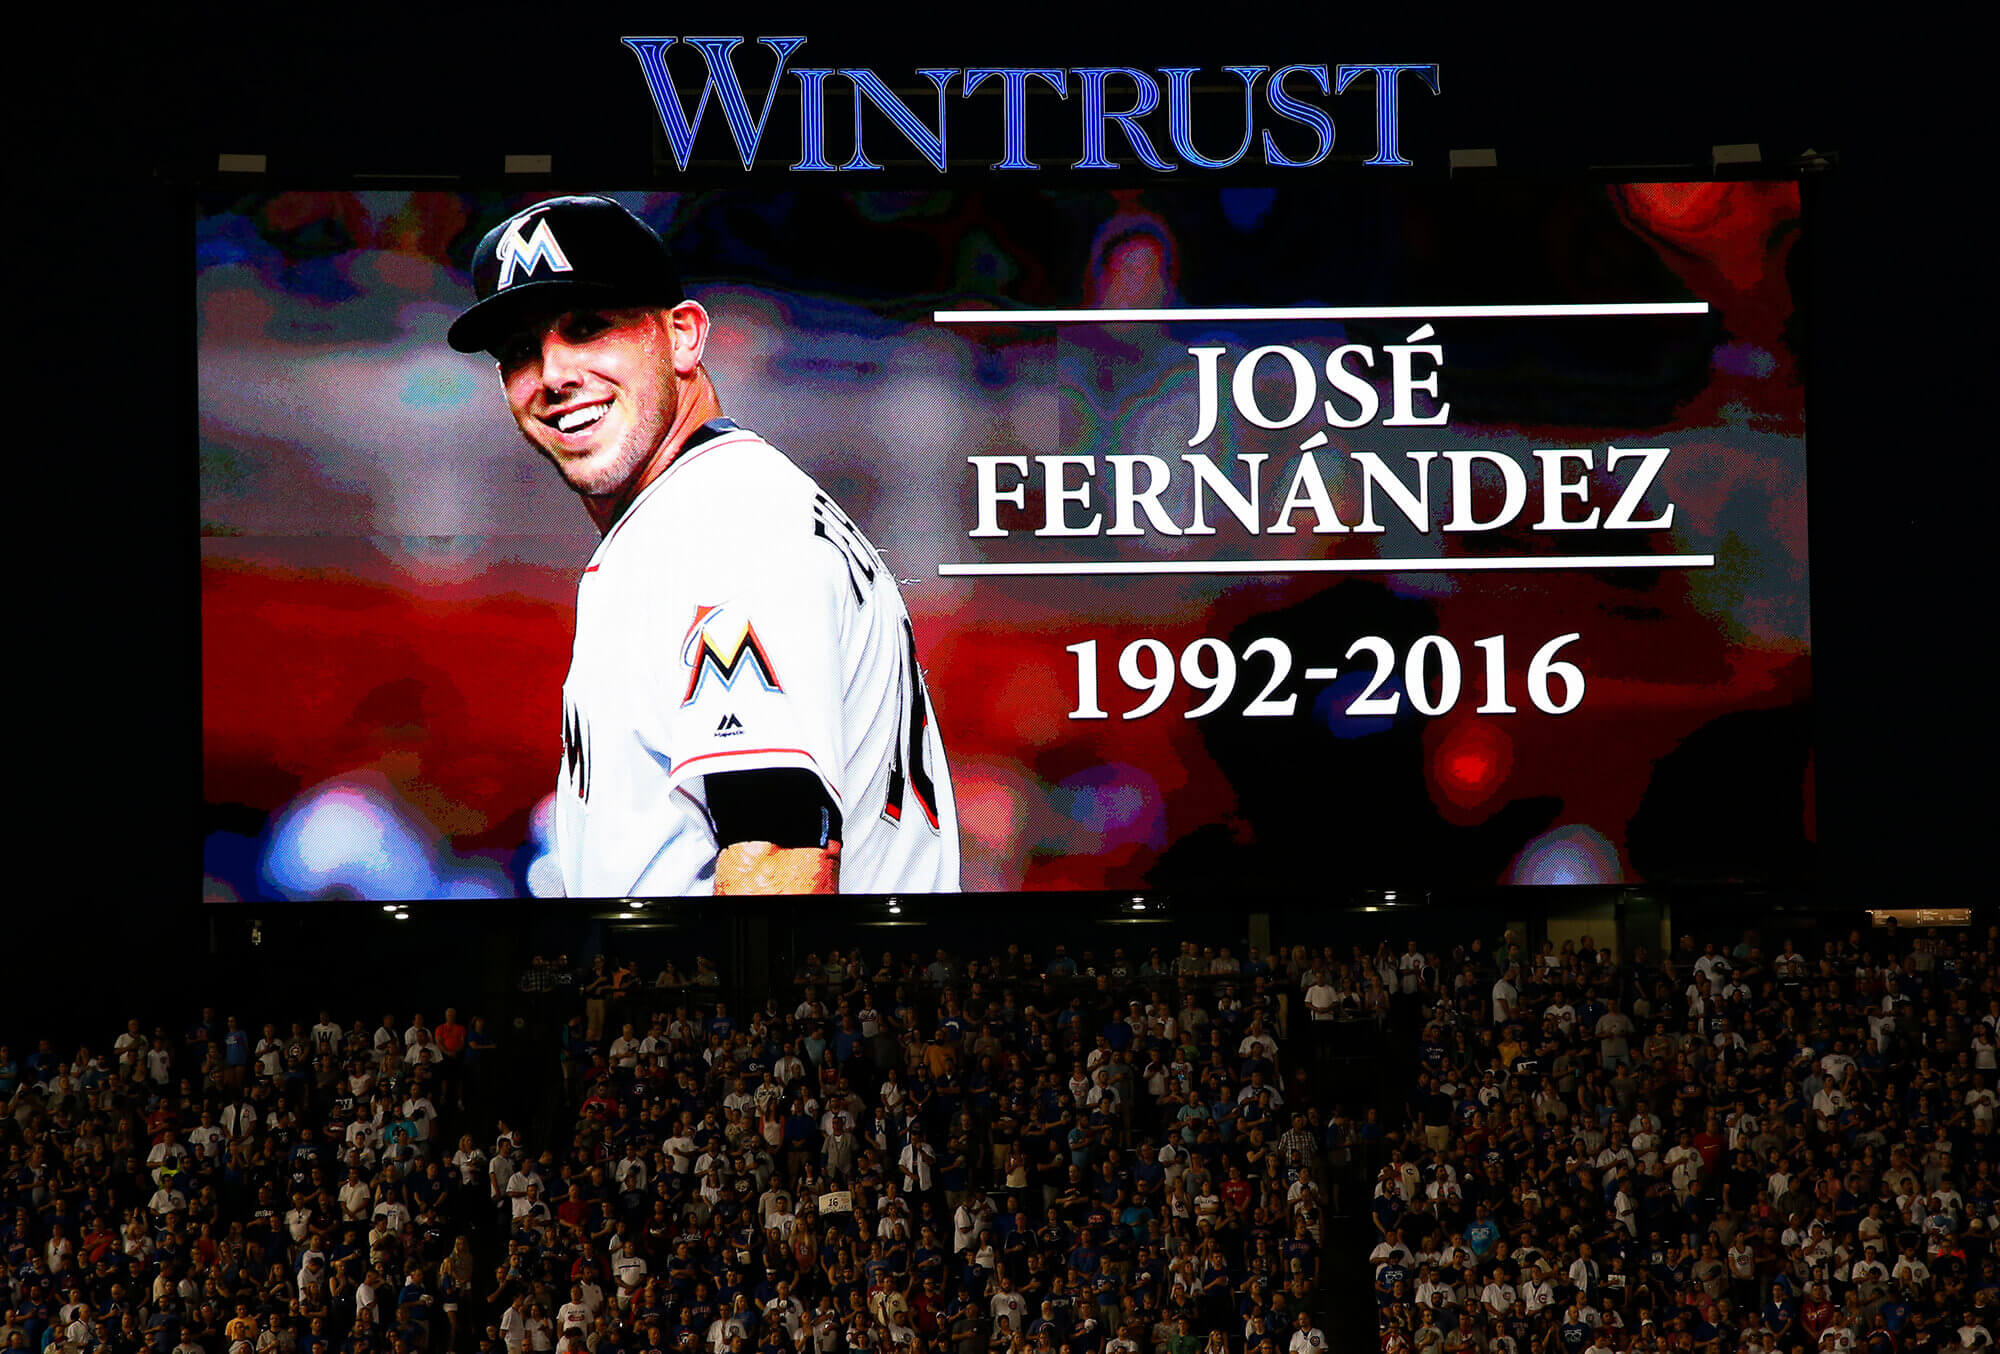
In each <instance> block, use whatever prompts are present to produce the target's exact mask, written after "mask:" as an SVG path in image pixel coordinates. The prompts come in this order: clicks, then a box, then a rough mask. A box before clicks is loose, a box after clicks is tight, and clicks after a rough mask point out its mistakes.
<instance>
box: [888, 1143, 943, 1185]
mask: <svg viewBox="0 0 2000 1354" xmlns="http://www.w3.org/2000/svg"><path fill="white" fill-rule="evenodd" d="M896 1164H897V1165H899V1166H901V1167H902V1168H903V1192H904V1193H905V1194H929V1193H930V1191H931V1185H932V1182H933V1179H934V1176H935V1172H936V1169H937V1149H936V1148H934V1147H932V1146H931V1145H930V1144H929V1143H927V1142H925V1141H924V1140H923V1138H922V1137H921V1136H920V1135H918V1134H917V1133H916V1131H915V1129H912V1130H911V1137H910V1141H909V1143H908V1145H907V1146H905V1147H904V1148H903V1150H902V1151H901V1152H900V1153H898V1154H897V1157H896Z"/></svg>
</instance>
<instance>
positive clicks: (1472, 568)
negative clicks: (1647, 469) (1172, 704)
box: [938, 555, 1715, 578]
mask: <svg viewBox="0 0 2000 1354" xmlns="http://www.w3.org/2000/svg"><path fill="white" fill-rule="evenodd" d="M1714 567H1715V556H1713V555H1524V556H1521V557H1519V558H1511V559H1510V558H1506V557H1501V558H1497V559H1493V558H1489V559H1292V560H1283V559H1202V560H1180V559H1172V560H1109V561H1101V562H1092V563H1084V564H1063V563H1054V564H940V565H938V574H939V575H940V576H941V577H944V578H1032V577H1043V578H1080V577H1086V576H1088V575H1091V574H1401V573H1425V574H1433V573H1473V572H1490V571H1496V570H1509V569H1522V570H1528V569H1712V568H1714Z"/></svg>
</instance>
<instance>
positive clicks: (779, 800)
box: [704, 767, 840, 848]
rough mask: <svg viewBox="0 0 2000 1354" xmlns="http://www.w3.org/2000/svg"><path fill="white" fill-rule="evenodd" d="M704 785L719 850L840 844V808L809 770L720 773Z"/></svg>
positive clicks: (783, 769)
mask: <svg viewBox="0 0 2000 1354" xmlns="http://www.w3.org/2000/svg"><path fill="white" fill-rule="evenodd" d="M704 783H705V785H706V788H707V790H708V813H709V817H710V818H712V819H714V820H715V841H716V844H717V845H718V846H732V845H734V844H735V843H737V842H769V843H771V845H773V846H781V847H815V846H816V847H821V848H824V847H826V846H827V845H829V844H830V843H833V842H837V841H839V840H840V810H839V809H837V808H835V807H834V804H833V800H832V799H830V798H828V797H827V793H826V786H825V785H824V784H823V783H822V782H821V781H820V778H819V777H818V776H816V775H814V774H813V773H812V772H810V771H800V770H797V769H796V768H793V767H772V768H769V769H767V770H761V771H721V772H717V773H716V774H714V775H712V776H708V777H706V778H705V782H704Z"/></svg>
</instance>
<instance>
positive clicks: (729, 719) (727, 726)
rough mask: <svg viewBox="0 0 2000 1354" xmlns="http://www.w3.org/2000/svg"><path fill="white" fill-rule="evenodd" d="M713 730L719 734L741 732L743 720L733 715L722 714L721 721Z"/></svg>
mask: <svg viewBox="0 0 2000 1354" xmlns="http://www.w3.org/2000/svg"><path fill="white" fill-rule="evenodd" d="M715 731H716V732H717V733H719V734H731V733H742V732H743V721H742V720H740V719H738V718H737V717H736V716H735V715H724V716H723V717H722V722H721V723H719V724H717V725H716V726H715Z"/></svg>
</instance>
